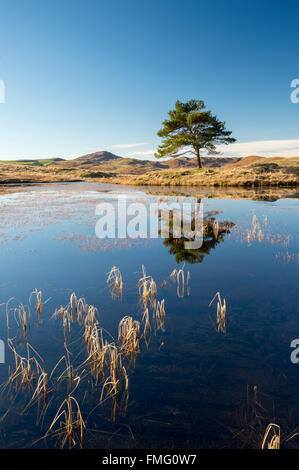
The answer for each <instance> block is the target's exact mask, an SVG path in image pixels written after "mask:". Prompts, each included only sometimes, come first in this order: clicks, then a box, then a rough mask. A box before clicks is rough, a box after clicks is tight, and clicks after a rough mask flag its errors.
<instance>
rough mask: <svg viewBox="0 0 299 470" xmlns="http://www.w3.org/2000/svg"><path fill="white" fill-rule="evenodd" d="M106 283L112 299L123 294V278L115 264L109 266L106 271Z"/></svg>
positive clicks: (118, 297)
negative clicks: (109, 268)
mask: <svg viewBox="0 0 299 470" xmlns="http://www.w3.org/2000/svg"><path fill="white" fill-rule="evenodd" d="M107 284H108V287H109V289H110V293H111V297H112V298H113V299H122V295H123V278H122V274H121V272H120V269H119V268H118V267H116V266H113V267H112V268H111V271H110V272H109V273H108V277H107Z"/></svg>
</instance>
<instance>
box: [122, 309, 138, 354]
mask: <svg viewBox="0 0 299 470" xmlns="http://www.w3.org/2000/svg"><path fill="white" fill-rule="evenodd" d="M139 342H140V322H139V321H137V320H133V318H132V317H124V318H123V319H122V320H121V321H120V323H119V326H118V343H119V346H120V350H121V353H122V354H123V355H124V356H126V357H127V358H129V359H134V358H135V357H136V355H137V354H138V353H139Z"/></svg>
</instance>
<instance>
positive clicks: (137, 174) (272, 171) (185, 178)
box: [0, 153, 299, 191]
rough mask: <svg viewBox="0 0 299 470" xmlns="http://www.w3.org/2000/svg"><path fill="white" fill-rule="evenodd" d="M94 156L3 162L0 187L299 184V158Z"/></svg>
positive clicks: (272, 185) (1, 163) (269, 185)
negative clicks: (194, 163)
mask: <svg viewBox="0 0 299 470" xmlns="http://www.w3.org/2000/svg"><path fill="white" fill-rule="evenodd" d="M107 154H108V153H107ZM94 155H95V154H94ZM94 155H92V156H85V157H80V158H78V159H75V160H68V161H65V160H62V159H45V160H27V161H13V162H0V188H2V191H3V190H4V187H5V185H7V184H18V183H21V184H22V183H23V184H26V183H52V182H53V183H54V182H74V181H94V182H105V183H106V182H109V183H117V184H128V185H142V186H144V185H155V186H202V187H233V186H237V187H244V188H248V187H268V188H269V187H277V186H285V187H287V186H288V187H290V186H297V185H299V157H298V158H297V157H296V158H295V157H294V158H283V157H273V158H264V157H256V156H253V157H245V158H242V159H237V160H236V159H234V160H231V162H232V163H230V162H229V161H227V159H226V161H222V163H221V166H214V162H213V166H212V165H211V162H208V163H207V164H204V166H203V168H202V169H197V168H194V167H190V165H189V164H188V166H187V164H186V162H185V161H182V162H180V164H181V165H184V166H181V167H179V168H176V167H173V162H174V160H172V161H170V163H169V164H168V165H169V166H168V167H167V166H166V164H167V163H168V162H163V163H158V162H149V161H139V160H133V159H123V158H121V157H116V156H113V155H112V154H108V156H106V155H104V156H103V155H102V154H97V155H96V156H94ZM99 155H100V156H99ZM111 155H112V156H111ZM220 160H221V159H220ZM175 163H176V164H177V163H178V162H175ZM0 190H1V189H0Z"/></svg>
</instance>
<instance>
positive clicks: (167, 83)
mask: <svg viewBox="0 0 299 470" xmlns="http://www.w3.org/2000/svg"><path fill="white" fill-rule="evenodd" d="M298 14H299V4H298V2H297V1H290V0H285V1H278V0H271V2H270V1H269V0H258V1H257V0H214V1H213V2H207V1H206V0H205V1H202V0H184V1H182V0H179V1H177V0H138V1H135V0H126V1H123V0H109V2H107V1H102V0H84V1H83V0H82V1H81V0H80V1H78V0H43V1H40V0H26V1H24V0H1V9H0V22H1V23H0V159H2V160H3V159H7V160H8V159H20V158H43V157H44V158H47V157H61V158H75V157H77V156H80V155H84V154H88V153H92V152H96V151H101V150H108V151H110V152H113V153H115V154H117V155H122V156H130V157H135V158H142V159H152V158H153V153H154V151H155V149H156V148H157V146H158V145H159V142H160V140H159V138H158V137H157V131H158V129H159V128H160V127H161V123H162V121H163V120H164V119H165V118H166V117H167V112H168V110H169V109H172V108H173V107H174V104H175V102H176V100H177V99H179V100H182V101H185V100H189V99H193V98H194V99H200V100H203V101H204V102H205V104H206V106H207V108H208V109H211V110H212V112H213V114H216V116H217V117H218V118H220V119H221V120H225V121H226V125H227V128H228V129H229V130H231V131H232V133H233V134H232V135H233V137H235V138H236V139H237V143H236V144H233V145H229V146H225V147H221V148H219V150H220V151H221V152H223V154H224V155H231V156H245V155H253V154H255V155H256V154H258V155H265V156H269V155H284V156H299V132H298V130H299V103H296V104H295V103H293V102H292V101H291V99H290V96H291V92H292V91H294V90H292V88H291V82H292V81H293V80H295V79H299V61H298V44H299V28H298ZM298 83H299V82H298ZM298 97H299V92H298ZM293 101H294V100H293ZM295 101H296V100H295ZM298 101H299V100H298Z"/></svg>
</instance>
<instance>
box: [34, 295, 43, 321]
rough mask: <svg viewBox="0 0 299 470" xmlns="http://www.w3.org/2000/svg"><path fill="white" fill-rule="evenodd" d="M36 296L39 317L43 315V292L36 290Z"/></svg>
mask: <svg viewBox="0 0 299 470" xmlns="http://www.w3.org/2000/svg"><path fill="white" fill-rule="evenodd" d="M35 296H36V307H35V309H36V312H37V314H38V315H39V316H41V314H42V291H38V290H37V289H35Z"/></svg>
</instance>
